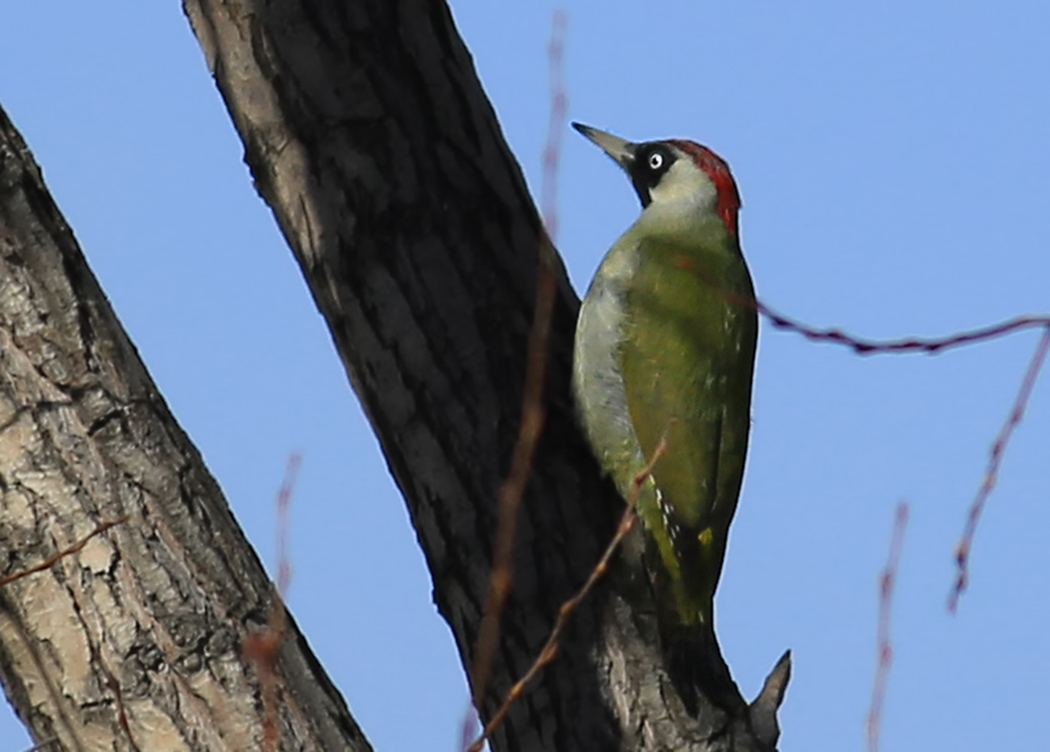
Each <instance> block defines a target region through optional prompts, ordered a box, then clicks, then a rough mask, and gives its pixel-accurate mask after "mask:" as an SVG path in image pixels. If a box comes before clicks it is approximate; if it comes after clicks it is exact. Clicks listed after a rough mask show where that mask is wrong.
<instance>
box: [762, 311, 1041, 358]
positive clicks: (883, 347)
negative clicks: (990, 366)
mask: <svg viewBox="0 0 1050 752" xmlns="http://www.w3.org/2000/svg"><path fill="white" fill-rule="evenodd" d="M755 307H756V308H757V309H758V312H759V313H761V314H762V315H763V316H765V317H766V318H767V319H769V323H771V324H772V325H773V326H775V327H776V328H777V329H785V330H787V331H790V332H795V333H796V334H801V335H802V336H803V337H805V338H806V339H808V340H810V341H812V342H831V343H833V344H837V345H845V346H846V347H848V348H850V349H851V350H853V351H854V352H856V353H858V354H860V355H878V354H881V353H913V352H924V353H930V354H932V353H937V352H942V351H944V350H950V349H952V348H955V347H959V346H961V345H969V344H972V343H974V342H984V341H987V340H991V339H996V338H997V337H1002V336H1005V335H1007V334H1013V333H1014V332H1019V331H1021V330H1023V329H1032V328H1034V327H1044V328H1046V329H1050V316H1018V317H1016V318H1012V319H1009V320H1007V321H1001V322H999V323H998V324H990V325H989V326H985V327H981V328H979V329H970V330H968V331H963V332H957V333H955V334H949V335H947V336H945V337H933V338H929V339H925V338H919V337H905V338H902V339H888V340H873V339H861V338H860V337H855V336H853V335H852V334H847V333H846V332H844V331H842V330H841V329H818V328H816V327H812V326H809V325H808V324H803V323H802V322H800V321H798V320H797V319H792V318H789V317H788V316H785V315H784V314H782V313H779V312H777V311H775V310H773V309H772V308H770V307H769V306H767V305H766V304H765V303H763V302H761V301H755Z"/></svg>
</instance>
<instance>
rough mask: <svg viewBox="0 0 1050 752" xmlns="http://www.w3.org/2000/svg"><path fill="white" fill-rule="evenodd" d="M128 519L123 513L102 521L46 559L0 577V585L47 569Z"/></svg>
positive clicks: (129, 516) (8, 583) (128, 516)
mask: <svg viewBox="0 0 1050 752" xmlns="http://www.w3.org/2000/svg"><path fill="white" fill-rule="evenodd" d="M129 519H131V515H129V514H125V515H124V516H123V517H118V518H117V519H115V520H110V521H109V522H103V523H102V524H101V525H99V526H98V527H96V528H95V529H94V530H92V531H91V532H90V533H88V534H87V535H85V536H84V537H83V538H81V539H80V540H79V541H77V542H76V543H74V544H73V545H72V546H69V547H68V548H63V549H62V550H61V551H59V552H58V553H54V554H52V555H51V556H49V557H47V558H46V559H44V561H43V562H41V563H40V564H37V565H36V566H34V567H30V568H29V569H26V570H23V571H21V572H15V573H14V574H9V575H7V576H6V577H0V587H3V586H4V585H10V584H11V583H12V582H14V581H15V580H20V579H22V578H23V577H28V576H29V575H31V574H36V573H37V572H43V571H44V570H45V569H49V568H50V567H51V566H52V565H53V564H55V563H56V562H57V561H59V560H60V559H63V558H65V557H66V556H69V555H71V554H75V553H77V552H78V551H80V550H81V549H82V548H84V546H86V545H87V544H88V541H90V540H91V539H92V538H94V537H95V536H96V535H101V534H102V533H104V532H106V531H107V530H109V529H110V528H111V527H116V526H117V525H121V524H123V523H125V522H127V521H128V520H129Z"/></svg>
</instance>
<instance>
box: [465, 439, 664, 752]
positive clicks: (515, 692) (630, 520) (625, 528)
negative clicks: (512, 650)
mask: <svg viewBox="0 0 1050 752" xmlns="http://www.w3.org/2000/svg"><path fill="white" fill-rule="evenodd" d="M665 451H667V432H666V431H665V432H664V436H663V437H662V438H661V439H660V443H659V444H658V445H657V447H656V450H655V451H654V452H653V456H652V459H650V460H649V464H647V465H646V466H645V467H644V468H643V469H642V471H641V472H640V473H638V475H636V476H635V478H634V482H633V483H632V484H631V493H630V496H629V498H628V499H627V508H626V509H624V511H623V516H622V517H621V518H620V524H619V526H617V528H616V534H615V535H614V536H613V537H612V540H611V541H609V545H608V546H606V547H605V552H604V553H603V554H602V556H601V558H600V559H598V563H597V564H595V565H594V569H592V570H591V573H590V575H589V576H588V577H587V581H586V582H584V583H583V587H581V588H580V589H579V591H578V592H577V593H576V595H574V596H573V597H571V598H569V600H567V601H565V602H564V603H562V604H561V608H559V609H558V618H557V619H556V620H555V622H554V627H553V628H552V629H551V631H550V635H549V636H548V637H547V641H546V642H545V643H544V644H543V648H542V649H541V650H540V652H539V654H538V655H537V656H536V659H535V660H534V661H533V662H532V665H531V666H529V670H528V671H526V672H525V674H524V675H523V676H522V677H521V678H520V679H518V681H516V682H515V683H514V686H512V687H511V688H510V691H509V692H507V697H506V698H505V699H504V700H503V704H502V705H501V706H500V708H499V710H497V711H496V713H495V715H493V716H492V719H491V720H490V721H489V722H488V724H487V725H486V726H485V730H484V731H482V732H481V735H480V736H479V737H478V738H477V739H475V740H474V743H473V744H471V745H470V747H468V748H467V752H480V750H481V747H482V746H483V745H484V744H485V740H486V739H488V738H489V737H490V736H491V735H492V733H493V732H494V731H495V730H496V729H497V728H498V727H499V725H500V724H501V723H502V722H503V720H504V719H505V718H506V717H507V714H508V713H509V712H510V709H511V706H512V705H514V703H515V702H517V700H518V698H519V697H521V696H522V695H523V694H524V693H525V689H526V688H527V687H528V685H529V684H530V683H531V682H532V680H533V679H535V678H536V675H537V674H538V673H539V672H540V671H541V670H542V669H543V668H544V667H545V666H546V665H547V664H548V663H550V662H551V661H553V660H554V657H555V656H556V655H557V654H558V640H559V639H560V638H561V633H562V631H564V629H565V625H566V624H568V623H569V618H570V617H571V616H572V614H573V612H574V611H575V610H576V609H577V607H578V606H579V605H580V603H582V602H583V599H584V598H586V597H587V595H588V594H589V593H590V592H591V590H593V589H594V586H595V585H597V584H598V580H600V579H601V578H602V577H603V576H604V575H605V573H606V572H607V571H608V570H609V562H611V561H612V557H613V555H614V554H615V553H616V551H617V549H618V548H619V546H620V543H621V542H623V539H624V538H626V537H627V534H628V533H630V532H631V530H632V529H633V528H634V525H635V522H636V521H637V519H638V514H637V512H636V510H635V506H636V505H637V502H638V495H639V493H640V492H641V488H642V484H643V483H644V482H645V480H646V478H648V477H649V476H650V475H651V474H652V472H653V468H654V467H655V466H656V463H657V461H658V460H659V459H660V457H661V456H663V454H664V452H665Z"/></svg>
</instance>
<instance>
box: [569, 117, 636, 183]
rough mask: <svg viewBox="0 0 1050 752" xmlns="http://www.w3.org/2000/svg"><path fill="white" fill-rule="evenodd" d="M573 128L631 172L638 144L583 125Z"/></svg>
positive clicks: (574, 125) (578, 124)
mask: <svg viewBox="0 0 1050 752" xmlns="http://www.w3.org/2000/svg"><path fill="white" fill-rule="evenodd" d="M572 127H573V128H575V129H576V130H578V131H579V132H580V133H582V134H583V135H584V136H586V137H587V138H589V139H590V140H591V141H593V142H594V143H596V144H598V146H600V147H602V151H604V152H605V153H606V154H608V155H609V156H610V157H612V158H613V160H614V161H615V162H616V164H618V165H620V167H622V168H623V169H625V170H627V171H628V172H630V171H631V165H632V164H633V163H634V154H635V150H636V149H637V145H636V144H633V143H631V142H630V141H627V140H625V139H622V138H620V137H619V136H614V135H613V134H611V133H606V132H605V131H600V130H598V129H597V128H592V127H591V126H589V125H584V124H583V123H573V124H572Z"/></svg>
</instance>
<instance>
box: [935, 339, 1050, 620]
mask: <svg viewBox="0 0 1050 752" xmlns="http://www.w3.org/2000/svg"><path fill="white" fill-rule="evenodd" d="M1048 350H1050V326H1048V327H1047V328H1046V329H1045V330H1044V331H1043V336H1042V337H1041V338H1040V339H1039V343H1038V344H1037V345H1036V347H1035V352H1034V353H1032V359H1031V360H1030V361H1029V362H1028V370H1027V371H1025V375H1024V379H1023V380H1022V381H1021V388H1020V389H1018V390H1017V397H1016V398H1015V399H1014V404H1013V407H1012V408H1011V410H1010V414H1009V415H1007V416H1006V420H1005V421H1004V422H1003V427H1002V428H1000V429H999V434H998V435H997V436H996V437H995V441H994V442H993V443H992V448H991V451H990V452H989V453H988V467H987V468H986V469H985V472H984V479H983V480H982V481H981V486H980V488H978V489H977V495H976V496H975V497H974V500H973V502H972V503H971V504H970V511H969V513H968V514H967V516H966V526H965V528H964V529H963V534H962V537H961V538H960V539H959V543H958V544H957V545H956V547H955V584H954V585H953V586H952V590H951V593H950V594H949V595H948V610H949V611H951V612H952V613H955V610H956V607H957V606H958V605H959V597H960V596H961V595H962V593H963V591H964V590H966V586H967V584H968V582H969V562H970V551H971V549H972V548H973V538H974V534H975V533H976V531H977V523H978V522H979V521H980V519H981V513H982V512H983V511H984V504H985V502H986V501H987V500H988V496H989V495H990V494H991V493H992V489H993V488H995V483H996V481H997V480H998V478H999V466H1000V465H1001V464H1002V460H1003V455H1004V454H1005V452H1006V445H1007V443H1008V442H1009V441H1010V437H1011V436H1012V435H1013V432H1014V429H1015V428H1017V425H1018V424H1019V423H1020V422H1021V418H1023V417H1024V411H1025V408H1026V407H1027V406H1028V400H1029V398H1030V397H1031V396H1032V388H1033V387H1034V386H1035V382H1036V379H1038V378H1039V371H1040V370H1041V369H1042V367H1043V363H1044V362H1045V361H1046V355H1047V351H1048Z"/></svg>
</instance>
